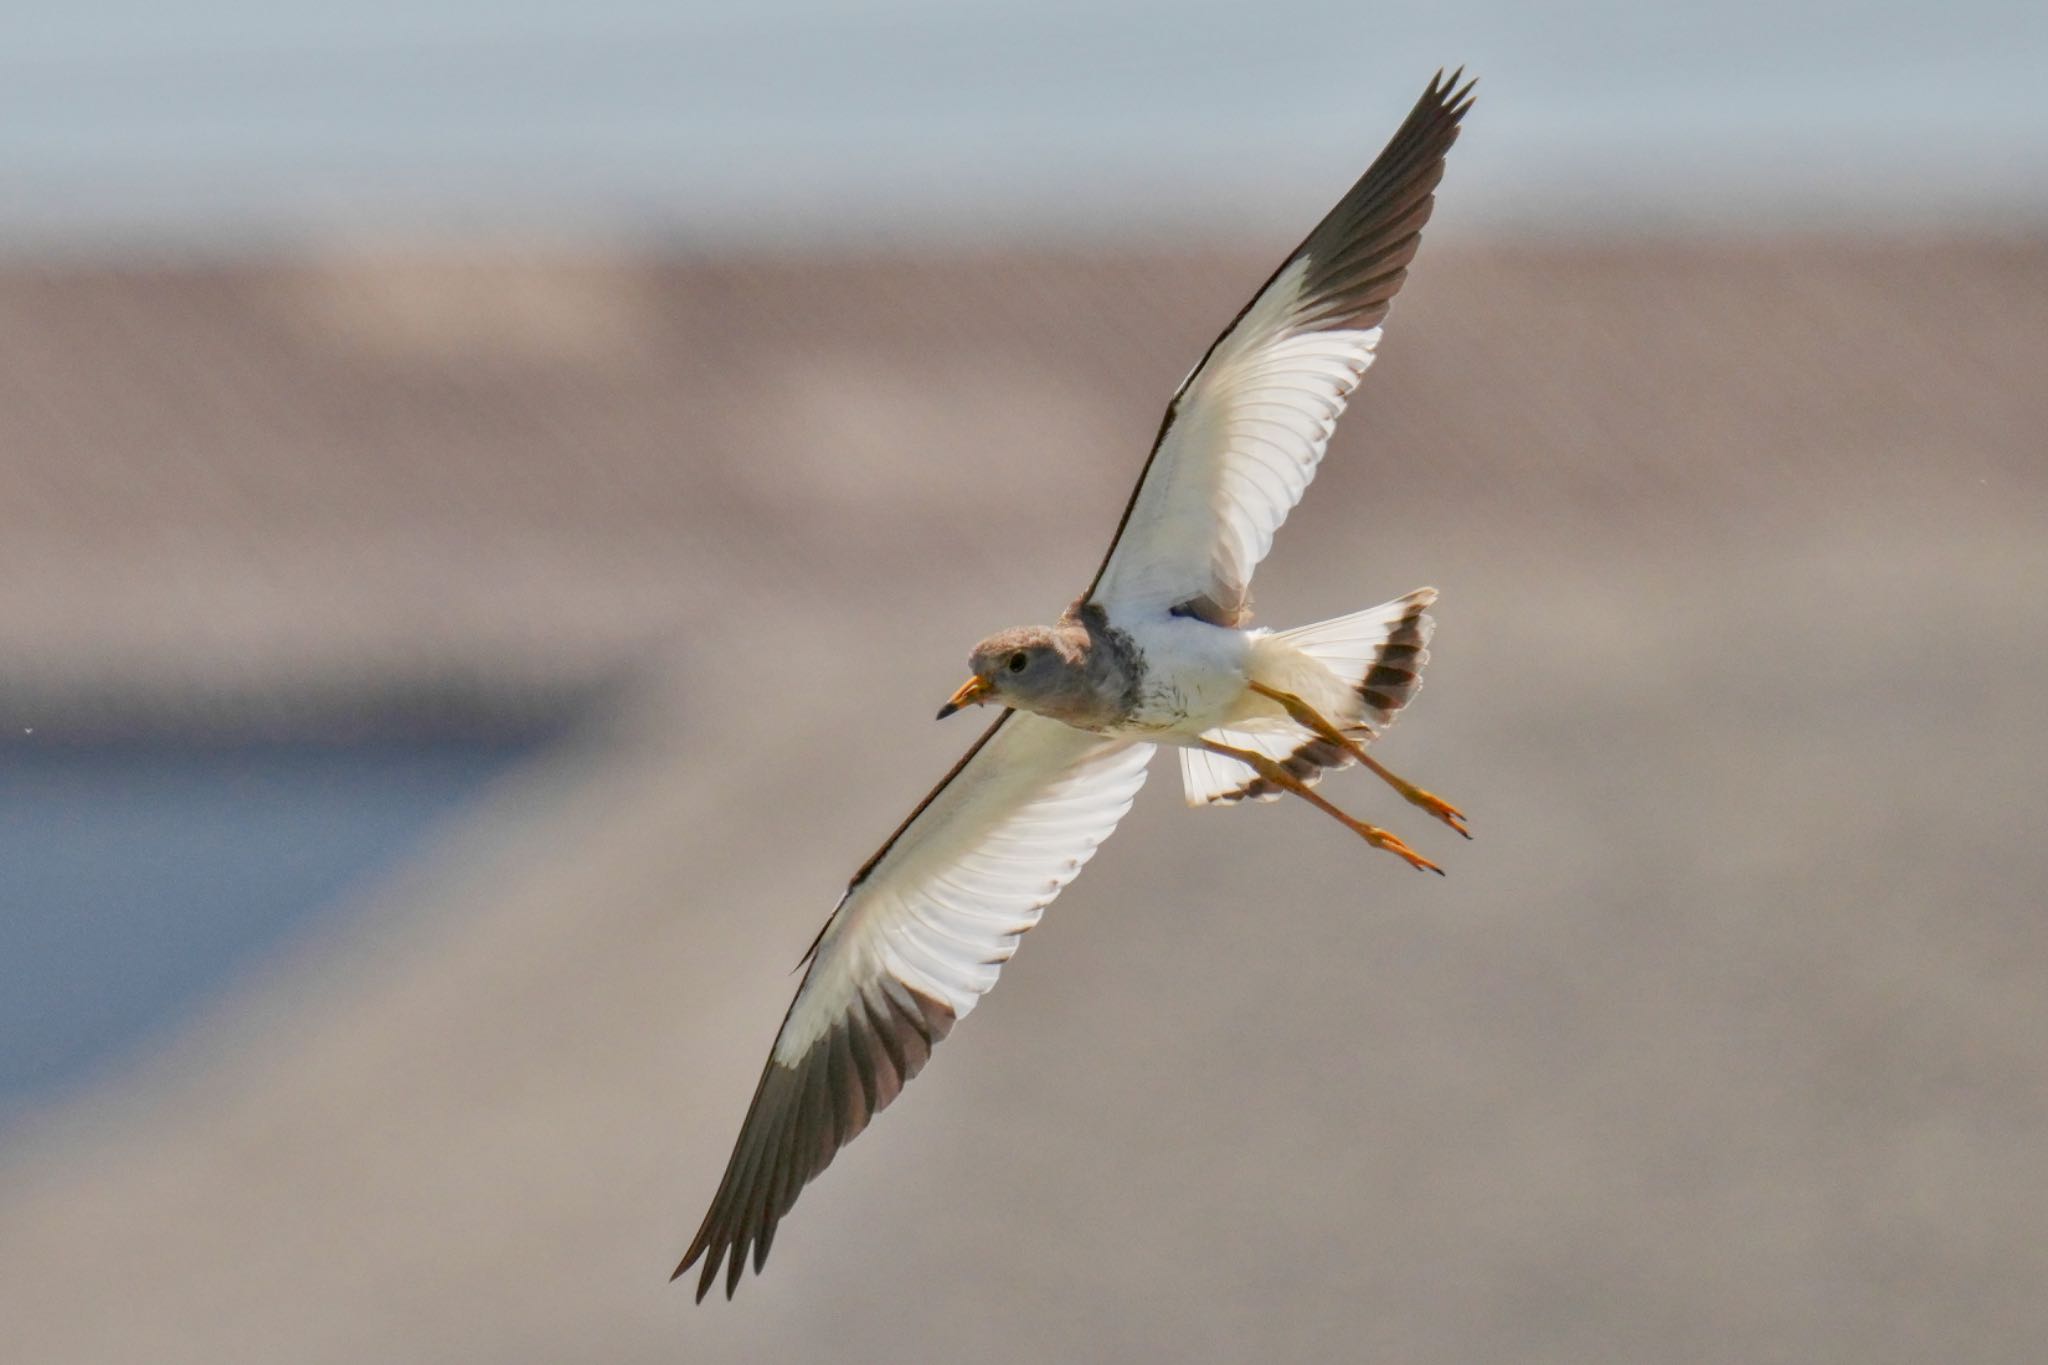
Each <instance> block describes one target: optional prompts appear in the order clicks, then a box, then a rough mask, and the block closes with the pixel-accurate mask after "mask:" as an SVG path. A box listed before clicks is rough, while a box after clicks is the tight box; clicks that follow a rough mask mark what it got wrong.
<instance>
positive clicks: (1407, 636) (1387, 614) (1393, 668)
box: [1180, 588, 1436, 806]
mask: <svg viewBox="0 0 2048 1365" xmlns="http://www.w3.org/2000/svg"><path fill="white" fill-rule="evenodd" d="M1435 601H1436V589H1435V588H1418V589H1417V590H1415V591H1414V592H1411V593H1409V594H1408V595H1407V596H1405V597H1397V598H1395V599H1394V600H1393V601H1391V602H1383V603H1381V604H1380V605H1379V606H1376V607H1369V608H1367V609H1366V610H1364V611H1360V612H1354V613H1352V614H1351V615H1349V616H1339V617H1336V618H1334V619H1332V620H1328V621H1318V622H1317V623H1316V624H1314V625H1312V626H1302V627H1301V628H1299V629H1298V630H1287V631H1280V632H1278V633H1277V634H1275V635H1273V636H1272V637H1270V644H1271V645H1272V646H1274V647H1276V650H1275V652H1276V653H1278V654H1280V655H1283V656H1284V655H1292V656H1294V657H1295V658H1296V660H1297V666H1298V663H1299V659H1300V658H1301V656H1306V658H1307V659H1308V660H1311V661H1313V663H1314V664H1316V665H1320V669H1319V670H1314V669H1312V670H1310V671H1313V672H1317V673H1318V674H1319V680H1320V682H1321V684H1322V685H1321V686H1319V687H1315V688H1306V687H1298V688H1297V690H1298V691H1299V692H1301V693H1302V694H1303V695H1304V696H1305V699H1307V700H1309V701H1310V703H1311V704H1312V705H1315V706H1317V708H1318V709H1319V710H1321V711H1322V712H1323V714H1324V715H1325V716H1328V717H1329V719H1330V720H1331V721H1333V722H1335V723H1336V724H1337V725H1339V726H1342V727H1343V728H1344V729H1345V730H1347V731H1350V732H1352V733H1353V734H1354V735H1355V736H1356V738H1357V740H1358V743H1359V744H1360V745H1365V744H1368V743H1370V742H1371V741H1372V740H1374V739H1376V738H1378V737H1379V735H1380V734H1381V733H1382V732H1383V731H1384V730H1385V729H1386V728H1387V726H1389V725H1391V724H1392V723H1393V721H1394V717H1395V716H1396V715H1398V714H1399V713H1400V711H1401V709H1402V708H1403V707H1405V706H1407V705H1408V703H1409V702H1411V701H1413V700H1414V699H1415V694H1416V693H1417V692H1419V691H1421V690H1422V668H1423V665H1424V664H1426V663H1428V662H1429V637H1430V635H1431V634H1432V633H1433V632H1434V631H1435V630H1436V622H1435V621H1434V620H1433V619H1432V618H1431V617H1430V616H1429V614H1428V607H1429V605H1430V604H1431V603H1433V602H1435ZM1283 685H1288V684H1285V683H1283ZM1311 692H1313V693H1315V694H1318V695H1313V696H1311V695H1308V694H1309V693H1311ZM1333 700H1334V701H1335V702H1337V703H1339V704H1337V705H1332V704H1331V702H1332V701H1333ZM1207 738H1210V739H1213V740H1215V741H1216V742H1217V743H1219V744H1227V745H1229V746H1231V747H1232V748H1237V749H1251V750H1254V751H1256V752H1258V753H1262V754H1265V755H1266V756H1267V757H1269V758H1271V759H1273V760H1275V761H1276V762H1278V763H1280V764H1281V765H1282V766H1284V767H1285V768H1286V769H1287V771H1288V772H1289V773H1290V774H1291V775H1293V776H1294V777H1296V778H1299V779H1300V780H1301V781H1302V782H1304V783H1306V784H1308V785H1310V786H1313V785H1314V784H1315V783H1316V782H1317V781H1318V780H1320V779H1321V777H1322V775H1323V773H1324V772H1326V771H1328V770H1330V769H1333V768H1342V767H1344V766H1346V765H1348V764H1349V763H1350V762H1351V761H1352V760H1351V756H1350V755H1349V754H1347V753H1345V752H1344V751H1343V750H1342V749H1340V748H1338V747H1337V746H1336V745H1334V744H1331V743H1330V742H1329V741H1327V740H1325V739H1322V738H1320V737H1318V736H1316V735H1312V734H1309V733H1307V732H1306V731H1304V730H1303V729H1302V728H1301V727H1299V726H1297V725H1295V724H1294V723H1293V722H1291V721H1274V720H1259V721H1252V722H1248V723H1247V724H1246V725H1245V726H1244V727H1243V728H1235V727H1229V728H1223V729H1217V730H1211V731H1210V732H1209V733H1208V735H1207ZM1180 773H1181V781H1182V783H1183V785H1184V786H1185V787H1186V790H1187V801H1188V804H1189V805H1191V806H1206V805H1210V804H1215V803H1223V804H1234V803H1236V802H1239V801H1271V800H1274V799H1276V798H1277V797H1279V796H1280V795H1281V794H1282V792H1281V789H1280V788H1278V787H1276V786H1274V785H1273V784H1272V783H1270V782H1268V781H1266V780H1265V779H1264V778H1262V777H1260V776H1259V775H1258V774H1257V773H1255V772H1253V771H1252V770H1251V769H1250V768H1248V767H1246V766H1245V765H1244V764H1242V763H1240V762H1238V761H1237V760H1236V759H1234V758H1225V757H1223V756H1222V755H1221V754H1213V753H1210V752H1209V751H1208V750H1206V749H1196V748H1182V749H1181V750H1180Z"/></svg>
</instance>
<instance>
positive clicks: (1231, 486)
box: [1083, 71, 1472, 625]
mask: <svg viewBox="0 0 2048 1365" xmlns="http://www.w3.org/2000/svg"><path fill="white" fill-rule="evenodd" d="M1462 74H1463V73H1462V71H1460V72H1454V73H1452V75H1451V76H1450V78H1449V79H1448V80H1446V79H1445V78H1444V76H1443V73H1442V72H1438V73H1437V76H1436V79H1434V80H1432V81H1431V82H1430V84H1429V89H1428V90H1426V91H1424V92H1423V95H1422V98H1421V99H1420V100H1419V101H1417V103H1416V105H1415V108H1414V110H1413V111H1411V112H1410V113H1409V115H1408V118H1407V121H1406V122H1404V123H1403V124H1402V125H1401V128H1400V131H1399V132H1397V133H1395V134H1394V139H1393V141H1391V142H1389V143H1388V144H1387V148H1386V150H1385V151H1383V152H1381V153H1380V155H1379V159H1378V160H1376V161H1374V162H1373V163H1372V167H1371V169H1369V170H1368V171H1366V173H1365V174H1364V175H1363V176H1362V177H1360V179H1359V181H1358V183H1357V184H1356V185H1354V186H1352V187H1351V192H1350V193H1349V194H1347V195H1345V196H1344V198H1343V199H1342V200H1340V201H1339V202H1338V204H1337V207H1335V208H1334V209H1331V210H1330V213H1329V216H1328V217H1326V218H1324V219H1323V221H1322V222H1321V223H1320V224H1318V225H1317V226H1316V229H1315V231H1314V232H1311V233H1310V234H1309V235H1308V239H1307V240H1306V241H1304V242H1303V243H1302V244H1301V245H1300V246H1299V247H1298V248H1296V249H1295V252H1294V254H1293V255H1291V256H1289V257H1288V258H1287V260H1286V261H1285V262H1284V263H1283V264H1282V265H1281V267H1280V269H1279V270H1277V271H1275V272H1274V274H1273V277H1272V278H1271V279H1270V280H1268V281H1267V282H1266V286H1265V288H1263V289H1261V290H1260V291H1259V292H1258V294H1256V295H1255V296H1254V297H1253V298H1252V301H1251V302H1250V303H1248V304H1246V305H1245V308H1244V311H1243V312H1241V313H1239V314H1238V315H1237V319H1236V321H1234V322H1233V323H1231V325H1230V327H1229V329H1228V330H1227V331H1225V332H1224V333H1223V335H1222V336H1220V337H1218V338H1216V340H1215V342H1214V343H1213V344H1212V345H1211V346H1210V347H1209V353H1208V354H1207V355H1205V356H1204V357H1203V358H1202V363H1201V364H1199V365H1197V366H1196V367H1195V368H1194V371H1193V372H1192V373H1191V374H1189V375H1188V377H1187V379H1186V380H1185V381H1183V382H1182V384H1181V386H1180V392H1178V393H1177V394H1175V395H1174V398H1173V402H1172V403H1171V404H1169V405H1168V406H1167V409H1166V418H1165V420H1164V421H1163V422H1162V423H1161V424H1160V427H1159V438H1158V440H1157V441H1156V442H1155V443H1154V444H1153V447H1152V454H1151V457H1150V458H1149V459H1148V460H1147V461H1146V462H1145V471H1144V473H1143V474H1141V475H1140V476H1139V478H1138V486H1137V488H1136V490H1135V491H1133V492H1132V494H1131V501H1130V503H1129V504H1128V505H1127V506H1126V507H1125V508H1124V516H1123V521H1122V522H1121V523H1120V524H1119V525H1118V527H1117V534H1116V538H1115V540H1114V541H1113V542H1112V543H1111V544H1110V547H1109V554H1108V556H1107V557H1106V558H1105V559H1104V560H1103V562H1102V567H1101V568H1100V569H1099V570H1097V572H1096V575H1095V582H1094V583H1093V584H1091V585H1090V586H1089V589H1088V591H1087V592H1086V593H1085V594H1083V599H1084V600H1087V601H1094V602H1099V603H1101V604H1102V606H1103V607H1104V608H1105V609H1107V611H1108V612H1109V615H1110V616H1111V618H1112V619H1119V620H1130V619H1132V617H1133V616H1134V615H1135V614H1138V613H1150V614H1163V613H1166V612H1169V611H1179V612H1180V613H1182V614H1184V615H1193V616H1199V617H1201V618H1202V619H1204V620H1208V621H1213V622H1215V623H1216V624H1218V625H1237V624H1239V623H1240V622H1241V621H1242V620H1243V619H1244V618H1245V617H1246V616H1247V615H1248V611H1247V594H1248V590H1249V588H1250V585H1251V578H1252V570H1253V569H1255V568H1257V567H1258V563H1259V561H1260V560H1261V559H1264V558H1265V556H1266V551H1267V550H1268V549H1270V548H1271V547H1272V544H1273V533H1274V532H1275V531H1277V530H1279V529H1280V523H1281V522H1283V521H1285V520H1286V519H1287V514H1288V513H1289V512H1290V511H1292V510H1293V509H1294V505H1295V504H1296V503H1297V502H1299V501H1301V495H1302V493H1303V491H1304V490H1306V489H1307V488H1308V484H1309V480H1310V479H1312V478H1314V477H1315V472H1316V465H1317V463H1318V462H1320V461H1321V460H1322V458H1323V450H1324V448H1325V447H1327V446H1328V445H1329V441H1330V433H1331V432H1332V431H1333V430H1335V429H1336V425H1337V418H1338V416H1339V415H1341V414H1342V413H1343V411H1344V404H1345V400H1346V399H1347V398H1349V397H1350V394H1351V390H1352V389H1353V388H1355V387H1357V384H1358V380H1359V377H1360V376H1361V375H1363V374H1364V373H1365V369H1366V367H1367V366H1368V365H1370V364H1372V359H1373V350H1374V348H1375V347H1376V346H1378V345H1379V339H1380V321H1381V319H1383V318H1384V317H1386V315H1387V308H1388V306H1389V305H1390V304H1391V303H1392V302H1393V298H1394V295H1395V293H1396V292H1398V291H1399V289H1400V288H1401V282H1402V281H1403V280H1404V279H1406V278H1407V274H1408V270H1407V266H1408V262H1409V261H1410V260H1412V259H1414V256H1415V250H1416V247H1417V246H1418V245H1420V243H1421V240H1422V225H1423V224H1424V223H1426V222H1427V221H1429V213H1430V208H1431V206H1432V205H1433V203H1434V192H1435V189H1436V185H1437V182H1438V181H1439V180H1441V179H1443V173H1444V154H1445V153H1446V152H1448V151H1449V150H1450V146H1451V143H1452V142H1454V141H1456V140H1457V136H1458V120H1459V119H1461V118H1463V117H1464V115H1465V111H1466V110H1467V109H1469V108H1470V107H1471V105H1472V83H1471V82H1467V83H1466V84H1464V85H1463V86H1460V85H1459V84H1458V78H1459V76H1460V75H1462Z"/></svg>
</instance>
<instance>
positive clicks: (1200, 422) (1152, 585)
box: [1094, 257, 1380, 620]
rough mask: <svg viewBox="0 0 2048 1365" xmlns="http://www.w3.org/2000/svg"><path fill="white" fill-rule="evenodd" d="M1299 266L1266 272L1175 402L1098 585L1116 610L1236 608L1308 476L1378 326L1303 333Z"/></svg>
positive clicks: (1299, 262) (1128, 613)
mask: <svg viewBox="0 0 2048 1365" xmlns="http://www.w3.org/2000/svg"><path fill="white" fill-rule="evenodd" d="M1308 268H1309V261H1308V259H1307V258H1306V257H1299V258H1297V259H1296V260H1294V261H1293V262H1292V263H1291V264H1289V265H1288V266H1287V268H1286V269H1285V270H1283V271H1281V272H1280V274H1279V275H1277V276H1275V277H1274V279H1273V281H1272V283H1271V284H1269V285H1268V286H1267V287H1266V289H1265V290H1264V291H1263V292H1262V293H1260V295H1259V296H1258V298H1257V299H1256V300H1255V301H1254V302H1253V304H1252V306H1251V307H1250V308H1248V309H1247V310H1246V311H1245V314H1244V316H1243V317H1241V318H1240V319H1238V322H1237V325H1236V326H1234V327H1232V328H1231V329H1230V331H1229V332H1227V333H1226V334H1225V335H1224V336H1223V337H1222V339H1221V340H1219V341H1218V342H1217V344H1216V347H1215V349H1214V350H1213V351H1211V352H1210V354H1209V356H1208V358H1207V359H1206V360H1204V362H1203V363H1202V365H1201V366H1200V367H1199V368H1198V369H1197V370H1196V371H1195V373H1194V374H1193V375H1192V376H1190V378H1189V380H1188V383H1187V386H1186V388H1185V389H1184V390H1183V391H1182V393H1181V395H1180V397H1179V398H1178V399H1177V400H1176V402H1175V406H1174V411H1173V415H1172V417H1171V418H1170V419H1169V421H1168V423H1167V426H1166V429H1165V431H1164V432H1163V433H1162V434H1161V436H1160V441H1159V448H1158V450H1157V452H1156V453H1155V454H1154V456H1153V458H1152V461H1151V463H1150V466H1149V467H1148V469H1147V472H1146V475H1145V480H1144V483H1143V485H1142V486H1141V488H1140V489H1139V492H1138V495H1137V497H1136V499H1135V500H1134V501H1133V502H1132V504H1131V511H1130V517H1129V519H1128V520H1127V521H1126V522H1125V524H1124V528H1123V532H1122V534H1121V536H1120V537H1119V538H1118V541H1117V546H1116V549H1115V550H1114V551H1113V552H1112V553H1111V555H1110V557H1109V560H1108V562H1107V563H1106V564H1105V566H1104V568H1103V572H1102V576H1101V579H1100V580H1099V582H1098V583H1097V585H1096V589H1095V592H1094V600H1096V601H1097V602H1100V603H1101V604H1102V605H1103V606H1104V607H1105V608H1106V609H1107V610H1108V612H1109V615H1110V617H1111V619H1112V620H1118V619H1121V620H1130V619H1132V618H1133V617H1134V616H1136V615H1138V614H1144V615H1164V614H1165V613H1167V612H1168V611H1171V610H1172V609H1173V608H1175V607H1177V606H1180V605H1181V604H1183V603H1187V602H1191V601H1195V600H1197V599H1206V600H1207V602H1208V603H1210V604H1211V605H1212V607H1213V608H1215V609H1216V610H1217V611H1218V613H1219V614H1220V615H1222V616H1225V617H1234V616H1235V615H1236V614H1237V613H1239V612H1240V610H1241V609H1242V605H1243V603H1244V601H1245V599H1246V596H1247V593H1248V591H1249V589H1250V587H1251V580H1252V571H1253V570H1254V569H1256V568H1257V567H1258V564H1259V561H1260V560H1262V559H1264V558H1265V557H1266V552H1267V551H1268V550H1270V549H1272V547H1273V535H1274V533H1275V532H1276V531H1278V530H1279V529H1280V526H1281V523H1283V522H1285V521H1286V520H1287V514H1288V513H1289V512H1291V511H1293V510H1294V506H1295V504H1296V503H1298V502H1300V501H1301V495H1302V494H1303V493H1304V492H1305V491H1306V490H1307V488H1308V485H1309V481H1310V480H1311V479H1313V478H1315V473H1316V466H1317V465H1318V464H1320V463H1321V461H1322V458H1323V452H1324V451H1325V450H1327V449H1328V448H1329V444H1330V434H1331V433H1332V432H1333V431H1335V430H1336V427H1337V419H1338V417H1340V416H1341V415H1342V414H1343V412H1344V405H1345V403H1346V401H1347V400H1348V399H1349V398H1350V396H1351V391H1352V390H1353V389H1355V388H1356V387H1357V386H1358V381H1359V379H1360V377H1361V376H1363V375H1364V373H1365V371H1366V367H1368V366H1369V365H1371V364H1372V361H1373V352H1374V348H1375V347H1376V346H1378V344H1379V339H1380V329H1379V328H1378V327H1371V328H1366V329H1362V330H1349V329H1340V330H1332V331H1315V330H1302V329H1301V324H1300V315H1301V313H1302V311H1303V305H1304V302H1305V300H1304V298H1303V293H1302V290H1303V284H1304V282H1305V280H1306V278H1307V273H1308Z"/></svg>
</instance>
